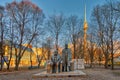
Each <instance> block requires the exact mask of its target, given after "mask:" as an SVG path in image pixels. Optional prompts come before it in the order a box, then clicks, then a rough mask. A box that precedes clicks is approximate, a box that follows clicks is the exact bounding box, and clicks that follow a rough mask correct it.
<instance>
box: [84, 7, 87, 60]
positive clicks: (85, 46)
mask: <svg viewBox="0 0 120 80" xmlns="http://www.w3.org/2000/svg"><path fill="white" fill-rule="evenodd" d="M87 29H88V24H87V19H86V5H85V11H84V25H83V30H84V38H83V41H84V42H83V58H85V55H86V51H87Z"/></svg>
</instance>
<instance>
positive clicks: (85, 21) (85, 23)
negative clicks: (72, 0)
mask: <svg viewBox="0 0 120 80" xmlns="http://www.w3.org/2000/svg"><path fill="white" fill-rule="evenodd" d="M87 28H88V25H87V19H86V5H85V11H84V30H87Z"/></svg>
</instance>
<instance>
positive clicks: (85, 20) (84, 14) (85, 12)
mask: <svg viewBox="0 0 120 80" xmlns="http://www.w3.org/2000/svg"><path fill="white" fill-rule="evenodd" d="M84 22H86V5H85V11H84Z"/></svg>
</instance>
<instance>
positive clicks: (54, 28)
mask: <svg viewBox="0 0 120 80" xmlns="http://www.w3.org/2000/svg"><path fill="white" fill-rule="evenodd" d="M64 23H65V18H64V16H63V15H62V14H60V15H52V16H50V17H49V18H48V20H47V23H46V25H47V27H46V28H47V29H48V31H49V32H50V33H51V34H52V37H54V38H55V47H56V49H57V50H58V43H59V42H58V41H59V35H60V34H61V31H62V28H63V26H64Z"/></svg>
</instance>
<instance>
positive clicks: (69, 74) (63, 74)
mask: <svg viewBox="0 0 120 80" xmlns="http://www.w3.org/2000/svg"><path fill="white" fill-rule="evenodd" d="M66 77H67V78H68V77H86V73H84V72H82V71H81V70H76V71H70V72H61V73H54V74H50V73H47V72H46V71H43V72H41V73H37V74H34V75H33V76H32V80H39V79H40V80H41V79H44V78H48V80H49V79H50V78H55V79H57V78H66ZM50 80H51V79H50Z"/></svg>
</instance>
